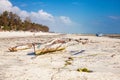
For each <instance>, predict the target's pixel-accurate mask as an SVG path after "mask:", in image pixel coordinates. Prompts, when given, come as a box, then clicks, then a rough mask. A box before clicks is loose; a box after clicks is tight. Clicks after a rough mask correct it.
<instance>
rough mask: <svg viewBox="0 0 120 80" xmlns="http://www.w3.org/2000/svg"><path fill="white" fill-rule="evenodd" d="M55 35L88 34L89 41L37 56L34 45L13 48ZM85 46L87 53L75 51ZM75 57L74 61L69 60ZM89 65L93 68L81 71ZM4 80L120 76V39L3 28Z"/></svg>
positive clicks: (117, 79) (113, 79)
mask: <svg viewBox="0 0 120 80" xmlns="http://www.w3.org/2000/svg"><path fill="white" fill-rule="evenodd" d="M54 38H74V39H78V38H88V40H89V41H88V43H87V44H84V45H83V44H81V43H79V44H75V45H71V46H68V47H67V48H66V50H64V51H59V52H54V53H47V54H44V55H39V56H35V55H34V54H33V49H28V50H22V51H18V52H9V51H8V48H9V47H11V46H15V45H19V44H26V43H32V42H40V43H43V42H47V41H49V40H51V39H54ZM81 50H84V52H83V53H79V54H77V55H73V54H75V53H77V52H79V51H81ZM69 57H72V58H73V61H71V63H72V64H71V65H67V66H65V63H66V62H65V61H66V60H68V58H69ZM78 68H87V69H89V70H92V71H93V72H91V73H87V72H78V71H77V69H78ZM0 80H120V39H113V38H107V37H95V36H81V35H75V34H64V35H61V34H55V33H53V34H52V33H42V32H39V33H31V32H0Z"/></svg>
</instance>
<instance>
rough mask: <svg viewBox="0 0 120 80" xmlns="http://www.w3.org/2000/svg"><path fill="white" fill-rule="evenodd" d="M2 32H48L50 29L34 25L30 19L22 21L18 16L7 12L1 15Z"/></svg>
mask: <svg viewBox="0 0 120 80" xmlns="http://www.w3.org/2000/svg"><path fill="white" fill-rule="evenodd" d="M0 30H6V31H10V30H14V31H19V30H22V31H43V32H48V31H49V28H48V27H47V26H45V25H42V24H36V23H32V22H31V20H30V18H29V17H26V19H25V20H24V21H22V20H21V19H20V17H19V16H18V15H17V14H14V13H12V12H7V11H5V12H3V13H2V14H0Z"/></svg>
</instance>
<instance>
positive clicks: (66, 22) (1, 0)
mask: <svg viewBox="0 0 120 80" xmlns="http://www.w3.org/2000/svg"><path fill="white" fill-rule="evenodd" d="M3 11H11V12H13V13H16V14H17V15H19V16H20V18H21V19H22V20H24V19H25V18H26V17H30V18H31V21H32V22H35V23H40V24H43V25H47V26H48V27H50V30H51V31H58V32H61V31H62V30H63V29H62V28H64V27H66V26H72V25H73V24H74V23H73V22H72V21H71V19H70V18H69V17H67V16H53V15H52V14H50V13H48V12H46V11H44V10H42V9H41V10H39V11H38V12H27V11H25V10H21V9H20V8H19V7H17V6H13V5H12V3H11V2H10V1H9V0H0V13H2V12H3ZM68 28H69V27H68Z"/></svg>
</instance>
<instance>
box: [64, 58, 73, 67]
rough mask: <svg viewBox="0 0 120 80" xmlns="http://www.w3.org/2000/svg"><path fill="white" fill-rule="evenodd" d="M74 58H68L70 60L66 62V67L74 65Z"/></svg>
mask: <svg viewBox="0 0 120 80" xmlns="http://www.w3.org/2000/svg"><path fill="white" fill-rule="evenodd" d="M73 60H74V59H73V58H72V57H68V59H67V60H66V61H65V66H67V65H71V64H72V62H73Z"/></svg>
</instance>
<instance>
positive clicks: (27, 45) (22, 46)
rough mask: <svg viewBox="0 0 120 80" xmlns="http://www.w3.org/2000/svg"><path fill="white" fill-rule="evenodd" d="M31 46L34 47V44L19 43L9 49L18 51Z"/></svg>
mask: <svg viewBox="0 0 120 80" xmlns="http://www.w3.org/2000/svg"><path fill="white" fill-rule="evenodd" d="M31 47H32V44H25V45H19V46H14V47H10V48H8V49H9V51H10V52H16V51H18V50H26V49H30V48H31Z"/></svg>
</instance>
